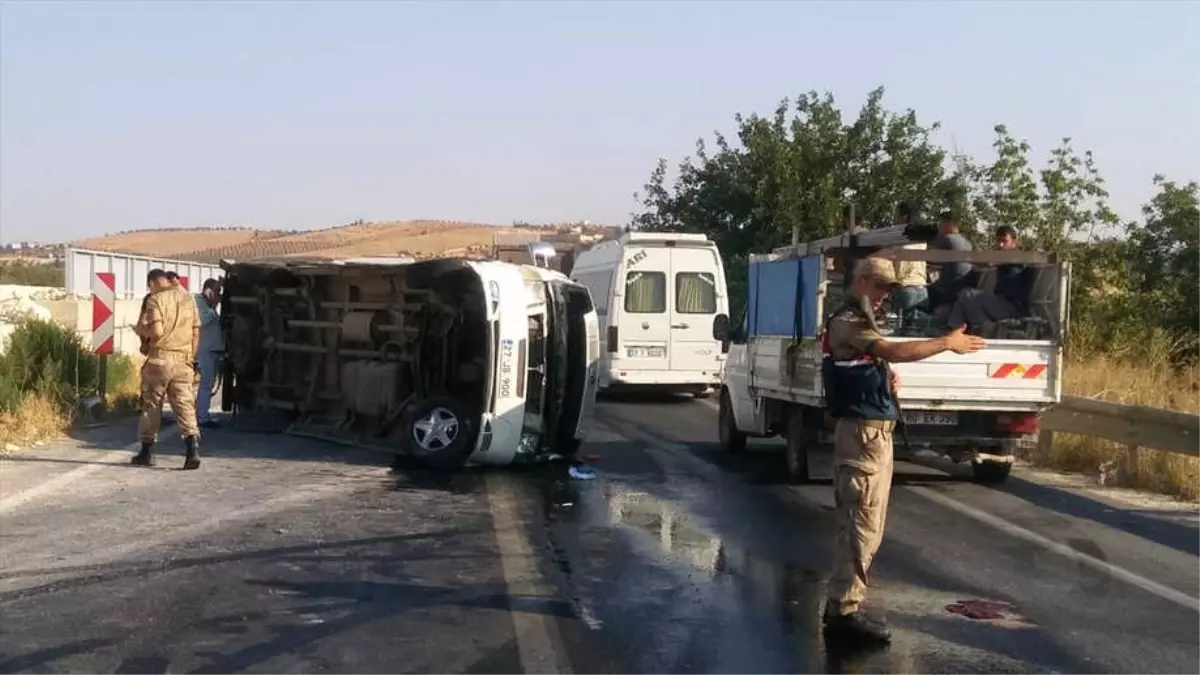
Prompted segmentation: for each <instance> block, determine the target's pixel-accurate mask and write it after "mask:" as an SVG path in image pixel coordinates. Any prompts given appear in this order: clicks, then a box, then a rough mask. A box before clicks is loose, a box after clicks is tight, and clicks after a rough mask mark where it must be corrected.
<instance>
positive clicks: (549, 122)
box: [0, 0, 1200, 242]
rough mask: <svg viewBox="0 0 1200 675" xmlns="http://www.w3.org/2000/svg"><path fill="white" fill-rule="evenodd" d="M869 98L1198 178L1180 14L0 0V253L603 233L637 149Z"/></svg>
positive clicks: (1118, 179)
mask: <svg viewBox="0 0 1200 675" xmlns="http://www.w3.org/2000/svg"><path fill="white" fill-rule="evenodd" d="M877 85H883V86H885V87H886V88H887V95H886V98H885V104H886V105H887V106H888V107H889V108H890V109H892V110H899V109H903V108H908V107H912V108H914V109H916V110H917V112H918V113H919V115H920V116H921V118H922V119H923V121H925V122H932V121H935V120H936V121H940V122H941V123H942V124H943V125H944V129H945V131H944V133H943V134H942V136H941V140H942V141H943V143H944V144H945V145H946V146H947V147H949V146H950V144H951V143H952V142H953V143H957V145H958V147H959V148H960V149H962V150H964V151H967V152H969V153H971V154H972V155H975V156H976V157H982V156H985V155H986V154H987V153H988V151H989V144H990V142H991V135H992V134H991V129H992V127H993V126H994V125H995V124H996V123H1004V124H1007V125H1008V126H1009V128H1010V130H1012V132H1013V133H1015V134H1016V135H1018V136H1019V137H1022V138H1025V139H1027V140H1028V141H1029V142H1030V143H1032V144H1033V146H1034V150H1035V152H1036V154H1035V158H1036V160H1037V163H1039V164H1040V163H1041V161H1042V160H1043V159H1044V157H1045V155H1046V153H1047V152H1048V151H1049V149H1050V148H1051V147H1052V146H1053V145H1055V144H1056V143H1057V142H1058V140H1059V139H1060V138H1061V137H1063V136H1071V137H1073V138H1074V139H1075V141H1076V144H1077V146H1078V147H1079V148H1080V149H1084V148H1091V149H1092V150H1094V151H1095V153H1096V157H1097V161H1098V162H1099V165H1100V169H1101V172H1102V174H1103V175H1104V176H1105V177H1106V178H1107V180H1108V182H1109V187H1110V190H1111V192H1112V193H1113V203H1114V205H1115V207H1116V208H1117V210H1118V212H1119V213H1120V214H1121V215H1122V217H1124V218H1127V219H1131V218H1135V217H1137V216H1138V209H1139V207H1140V205H1141V204H1142V203H1143V202H1144V201H1145V200H1146V199H1147V198H1148V197H1149V196H1150V194H1151V188H1150V185H1151V178H1152V176H1153V174H1154V173H1156V172H1162V173H1165V174H1167V175H1168V177H1171V178H1174V179H1177V180H1181V181H1182V180H1191V179H1196V178H1198V177H1200V4H1198V3H1196V2H1192V1H1188V0H1177V1H1167V2H1150V1H1145V2H1138V3H1123V2H1107V1H1098V2H1070V3H1046V2H1033V1H1025V2H1012V3H987V2H977V1H974V0H971V1H963V2H956V3H949V2H922V3H917V2H899V1H897V2H871V3H866V2H864V3H853V2H841V3H820V2H800V1H797V2H764V3H758V4H753V3H749V2H745V3H736V4H735V3H721V2H715V1H701V0H697V1H695V2H687V3H685V2H673V3H659V4H656V3H650V2H645V3H635V2H620V1H616V0H614V1H613V2H609V3H603V4H601V3H594V4H593V3H569V2H552V1H543V2H530V3H502V2H485V3H470V2H443V3H436V4H435V3H432V2H430V3H401V2H382V1H380V2H359V3H354V2H339V3H332V2H331V3H318V2H309V3H299V4H292V3H286V2H259V3H236V2H214V3H208V4H199V3H195V4H192V3H186V2H174V1H170V2H168V1H160V2H143V3H116V2H104V3H100V2H97V3H85V2H40V3H39V2H32V1H25V2H3V3H0V241H14V240H25V239H32V240H37V241H43V242H47V241H64V240H69V239H73V238H77V237H83V236H89V235H96V234H102V233H106V232H112V231H117V230H127V229H138V228H147V227H163V226H190V225H249V226H257V227H269V228H273V227H284V228H299V229H307V228H315V227H325V226H328V225H334V224H344V223H346V222H349V221H352V220H356V219H359V218H363V219H366V220H400V219H412V218H438V219H455V220H472V221H483V222H493V223H510V222H512V221H513V220H518V219H519V220H527V221H533V222H543V221H562V220H576V219H578V220H584V219H587V220H592V221H598V222H606V223H611V224H617V223H623V222H626V220H627V218H628V214H629V213H630V212H631V211H632V210H633V209H634V208H635V203H634V201H633V199H632V196H631V195H632V193H633V192H634V191H635V190H637V189H639V188H640V187H641V185H642V184H643V183H644V182H645V179H646V177H647V175H648V173H649V171H650V169H651V168H652V167H653V165H654V162H655V161H656V160H657V158H659V157H667V158H669V159H670V160H671V161H672V162H674V161H676V160H677V159H679V158H681V157H682V156H684V155H686V154H688V153H690V152H691V151H692V149H693V148H694V143H695V140H696V138H697V137H698V136H710V134H711V132H712V131H713V130H714V129H721V130H723V131H730V130H732V129H733V126H734V124H733V120H732V117H733V114H734V113H735V112H739V111H740V112H743V113H750V112H760V113H763V114H769V113H770V112H772V111H773V109H774V107H775V105H776V104H777V103H778V101H779V100H780V99H781V98H783V97H784V96H791V95H795V94H798V93H801V92H805V91H808V90H817V91H822V92H823V91H831V92H833V93H834V95H835V96H836V97H837V99H838V101H839V103H841V104H842V105H843V106H844V107H845V108H848V109H849V110H848V112H849V113H851V114H852V113H853V112H855V111H856V110H857V109H858V107H859V106H861V104H862V102H863V100H864V97H865V95H866V93H867V92H868V91H869V90H870V89H872V88H873V87H875V86H877Z"/></svg>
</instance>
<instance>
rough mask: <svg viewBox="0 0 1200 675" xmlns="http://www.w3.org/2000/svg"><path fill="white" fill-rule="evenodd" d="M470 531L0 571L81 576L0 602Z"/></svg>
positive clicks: (7, 595)
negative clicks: (198, 569) (184, 571)
mask: <svg viewBox="0 0 1200 675" xmlns="http://www.w3.org/2000/svg"><path fill="white" fill-rule="evenodd" d="M474 533H475V532H473V531H471V530H462V529H453V528H451V529H446V530H439V531H436V532H421V533H415V534H397V535H388V536H379V537H363V538H359V539H347V540H343V541H333V542H314V543H311V544H298V545H293V546H279V547H275V548H266V549H258V550H253V551H239V552H237V553H223V554H219V555H207V556H195V557H190V558H171V559H169V560H165V561H163V560H149V561H138V562H128V561H116V562H109V563H96V564H92V565H73V566H68V567H35V568H28V569H16V570H5V571H0V580H8V579H19V578H24V577H41V576H51V575H54V576H58V575H63V574H81V575H83V576H79V577H75V578H73V579H65V580H59V581H53V582H50V583H46V584H43V585H39V586H32V587H28V588H19V589H16V590H11V591H3V592H0V602H8V601H11V600H17V599H26V598H30V597H34V596H38V595H44V594H48V593H57V592H61V591H65V590H69V589H73V588H81V587H84V586H90V585H94V584H99V583H105V582H109V581H122V580H127V579H133V578H136V577H140V576H149V575H155V574H162V573H165V572H172V571H175V570H181V569H190V568H195V567H203V566H206V565H220V564H224V563H242V562H248V561H253V560H264V559H284V558H286V559H288V560H297V559H303V558H304V556H306V555H312V556H318V554H320V555H319V556H318V557H319V558H321V559H331V557H330V556H327V555H324V554H326V553H328V552H336V551H343V550H348V549H354V548H360V547H366V546H380V545H388V544H401V543H412V542H421V541H435V540H438V539H443V538H447V537H454V536H461V535H466V534H474ZM426 557H436V558H438V559H441V558H446V557H452V556H447V555H446V554H444V553H436V555H433V554H431V555H429V556H426ZM355 559H362V556H356V557H355ZM405 559H406V560H414V559H418V558H417V557H414V556H411V555H409V556H406V558H405Z"/></svg>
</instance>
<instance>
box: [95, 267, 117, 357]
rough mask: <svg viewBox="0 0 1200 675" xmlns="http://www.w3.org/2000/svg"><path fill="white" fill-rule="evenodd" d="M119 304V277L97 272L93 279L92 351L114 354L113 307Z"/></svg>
mask: <svg viewBox="0 0 1200 675" xmlns="http://www.w3.org/2000/svg"><path fill="white" fill-rule="evenodd" d="M116 303H117V276H116V275H115V274H113V273H112V272H96V274H95V276H93V277H92V349H94V350H95V351H96V353H97V354H111V353H113V324H114V318H113V307H115V306H116Z"/></svg>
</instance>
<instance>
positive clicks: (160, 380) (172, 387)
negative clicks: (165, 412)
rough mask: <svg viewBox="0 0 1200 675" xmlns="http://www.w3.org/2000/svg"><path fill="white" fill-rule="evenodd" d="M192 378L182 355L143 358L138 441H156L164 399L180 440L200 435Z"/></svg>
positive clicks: (194, 385)
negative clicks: (169, 405) (175, 424)
mask: <svg viewBox="0 0 1200 675" xmlns="http://www.w3.org/2000/svg"><path fill="white" fill-rule="evenodd" d="M196 378H197V375H196V373H195V371H194V370H193V369H192V365H191V362H190V359H189V358H188V356H187V355H186V354H180V353H177V352H161V353H158V354H155V355H154V356H153V357H151V358H148V359H146V363H145V365H143V366H142V401H141V403H142V409H141V415H140V416H139V417H138V440H140V441H141V442H143V443H153V442H155V441H156V440H158V427H159V425H160V424H161V423H162V409H163V401H164V400H168V401H170V402H171V410H174V411H175V418H176V420H178V422H179V433H180V435H181V436H182V437H184V438H187V437H188V436H199V435H200V427H198V426H197V425H196Z"/></svg>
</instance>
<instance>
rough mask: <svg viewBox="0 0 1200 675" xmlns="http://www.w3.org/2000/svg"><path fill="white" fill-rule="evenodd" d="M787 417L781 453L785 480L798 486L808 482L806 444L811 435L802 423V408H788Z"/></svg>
mask: <svg viewBox="0 0 1200 675" xmlns="http://www.w3.org/2000/svg"><path fill="white" fill-rule="evenodd" d="M787 416H788V418H787V431H786V440H787V446H786V448H785V449H784V453H783V455H784V461H785V462H786V463H787V479H788V483H790V484H792V485H799V484H801V483H807V482H808V444H809V438H810V437H811V436H812V434H811V433H810V432H809V430H808V429H807V427H806V425H805V423H804V417H805V415H804V408H802V407H801V406H798V405H793V406H789V407H788V412H787Z"/></svg>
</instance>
